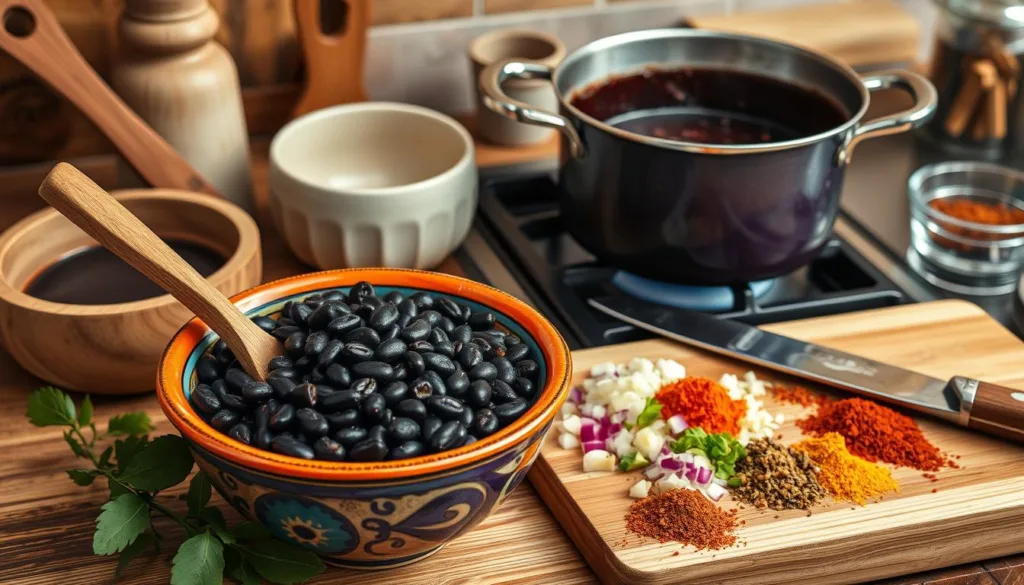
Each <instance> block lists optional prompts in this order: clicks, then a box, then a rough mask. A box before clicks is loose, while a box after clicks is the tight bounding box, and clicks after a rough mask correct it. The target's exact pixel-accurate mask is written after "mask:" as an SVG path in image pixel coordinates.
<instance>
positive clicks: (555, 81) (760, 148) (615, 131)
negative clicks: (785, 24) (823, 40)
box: [552, 28, 871, 155]
mask: <svg viewBox="0 0 1024 585" xmlns="http://www.w3.org/2000/svg"><path fill="white" fill-rule="evenodd" d="M667 38H730V39H735V40H737V41H740V42H745V43H753V44H759V45H763V46H771V47H777V48H782V49H786V50H792V51H796V52H798V53H800V54H801V55H803V56H805V57H807V58H810V59H813V60H816V61H818V62H820V63H822V64H824V65H826V66H828V67H831V68H833V69H835V70H837V71H839V72H840V73H842V74H843V75H844V76H845V77H846V79H847V80H848V81H849V82H850V83H851V84H852V85H853V86H854V87H856V88H857V90H858V92H859V93H860V98H861V99H860V109H859V110H857V112H855V113H854V114H853V115H851V116H850V119H848V120H847V121H846V122H844V123H843V124H841V125H839V126H836V127H835V128H832V129H830V130H826V131H825V132H819V133H817V134H813V135H811V136H804V137H802V138H797V139H794V140H784V141H781V142H769V143H764V144H706V143H701V142H684V141H681V140H668V139H665V138H655V137H653V136H644V135H642V134H637V133H635V132H628V131H626V130H622V129H621V128H616V127H614V126H611V125H609V124H606V123H604V122H602V121H601V120H598V119H596V118H594V117H592V116H589V115H587V114H585V113H583V112H582V111H580V110H579V109H578V108H576V107H575V106H573V105H572V104H571V103H570V101H569V100H568V99H567V97H568V96H565V95H563V94H562V91H561V90H560V89H559V77H560V76H561V73H562V71H564V70H565V68H566V67H567V66H568V65H571V64H572V63H574V62H576V61H578V60H580V59H583V58H585V57H588V56H590V55H593V54H596V53H600V52H602V51H606V50H610V49H612V48H614V47H617V46H620V45H624V44H627V43H631V42H636V41H643V40H651V39H667ZM659 65H665V66H670V65H672V64H671V63H652V64H650V65H648V67H658V66H659ZM722 69H727V68H724V67H723V68H722ZM769 77H770V76H769ZM783 81H784V82H785V83H790V84H792V82H791V81H788V80H783ZM552 85H553V86H554V87H553V89H554V91H555V95H557V96H558V101H559V103H560V104H561V105H562V107H564V108H565V109H566V110H568V111H569V112H571V113H572V115H573V116H574V117H575V118H576V119H578V120H581V121H583V122H585V123H587V124H589V125H591V126H593V127H595V128H598V129H600V130H603V131H604V132H607V133H608V134H611V135H613V136H617V137H619V138H622V139H625V140H629V141H632V142H637V143H640V144H645V145H648V146H655V147H659V148H666V149H669V150H678V151H683V152H692V153H699V154H725V155H730V154H758V153H765V152H776V151H780V150H789V149H793V148H800V147H803V146H808V145H810V144H815V143H817V142H820V141H822V140H826V139H828V138H830V137H833V136H836V135H838V134H842V133H844V132H847V131H849V130H850V129H852V128H853V127H854V126H856V125H857V123H858V122H860V120H861V118H863V117H864V114H865V113H866V112H867V110H868V105H869V104H870V100H871V98H870V92H869V91H868V88H867V87H866V86H865V85H864V82H863V81H861V79H860V77H859V76H858V75H857V73H856V72H855V71H854V70H853V68H851V67H850V66H848V65H846V64H845V63H841V62H839V61H837V60H835V59H833V58H831V57H828V56H826V55H824V54H822V53H818V52H816V51H812V50H810V49H806V48H804V47H800V46H798V45H793V44H790V43H784V42H781V41H775V40H772V39H768V38H764V37H756V36H751V35H745V34H739V33H731V32H721V31H710V30H700V29H692V28H689V29H687V28H678V29H674V28H662V29H649V30H641V31H634V32H627V33H620V34H617V35H612V36H608V37H603V38H600V39H597V40H595V41H591V42H589V43H587V44H585V45H583V46H582V47H580V48H578V49H576V50H575V51H573V52H572V53H570V54H569V55H568V56H566V58H565V59H564V60H563V61H562V62H561V63H560V64H559V65H558V67H556V68H555V70H554V75H553V77H552ZM570 93H571V92H570ZM826 95H827V94H826ZM829 97H831V96H829Z"/></svg>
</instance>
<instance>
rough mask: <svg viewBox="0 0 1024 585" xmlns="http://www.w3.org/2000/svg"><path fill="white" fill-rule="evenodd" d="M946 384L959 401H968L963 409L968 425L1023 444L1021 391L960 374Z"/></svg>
mask: <svg viewBox="0 0 1024 585" xmlns="http://www.w3.org/2000/svg"><path fill="white" fill-rule="evenodd" d="M949 383H950V386H952V388H953V389H954V391H955V392H956V393H957V394H958V395H959V396H960V399H961V404H962V405H964V406H966V405H967V404H970V406H969V409H965V410H966V411H967V414H968V418H967V428H969V429H973V430H976V431H979V432H982V433H985V434H988V435H995V436H997V437H1002V438H1004V439H1009V440H1011V441H1014V442H1017V443H1024V390H1017V389H1014V388H1006V387H1005V386H999V385H996V384H989V383H988V382H980V381H978V380H972V379H970V378H964V377H961V376H957V377H954V378H953V379H952V380H950V382H949ZM972 393H973V398H972V397H971V394H972Z"/></svg>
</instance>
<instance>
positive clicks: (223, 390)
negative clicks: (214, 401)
mask: <svg viewBox="0 0 1024 585" xmlns="http://www.w3.org/2000/svg"><path fill="white" fill-rule="evenodd" d="M210 390H213V393H214V394H216V395H217V398H220V397H222V396H224V395H225V394H230V391H229V390H228V383H227V382H225V381H224V379H223V378H221V379H220V380H214V381H213V382H212V383H211V384H210Z"/></svg>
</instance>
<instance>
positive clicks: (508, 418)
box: [494, 398, 530, 426]
mask: <svg viewBox="0 0 1024 585" xmlns="http://www.w3.org/2000/svg"><path fill="white" fill-rule="evenodd" d="M529 407H530V403H529V402H527V401H525V400H523V399H522V398H516V399H515V400H513V401H512V402H507V403H505V404H499V405H497V406H495V407H494V415H495V416H497V417H498V422H500V423H501V426H505V425H507V424H509V423H510V422H512V421H514V420H516V419H517V418H519V417H520V416H522V414H523V413H524V412H526V409H527V408H529Z"/></svg>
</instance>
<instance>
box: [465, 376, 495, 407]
mask: <svg viewBox="0 0 1024 585" xmlns="http://www.w3.org/2000/svg"><path fill="white" fill-rule="evenodd" d="M491 394H492V391H491V385H490V384H489V383H488V382H487V380H477V381H475V382H473V383H472V384H470V386H469V391H468V392H467V393H466V402H468V403H470V404H471V405H473V406H475V407H476V408H482V407H484V406H487V405H488V404H489V403H490V402H491Z"/></svg>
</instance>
